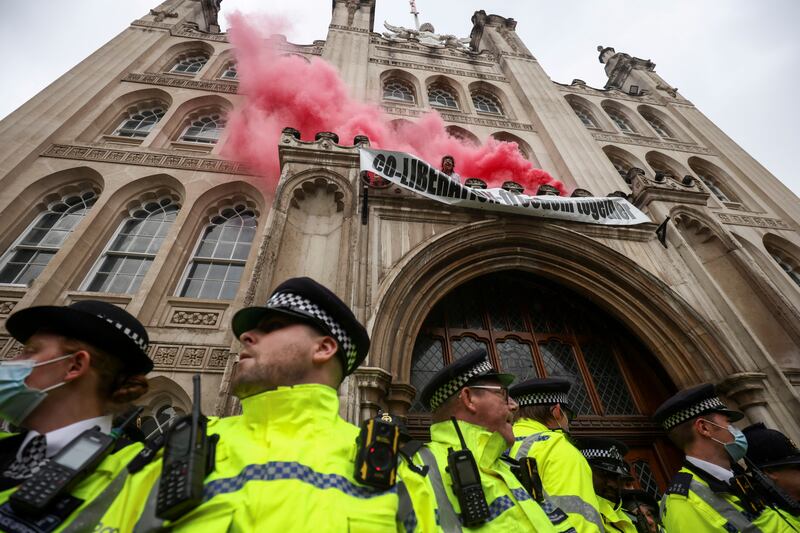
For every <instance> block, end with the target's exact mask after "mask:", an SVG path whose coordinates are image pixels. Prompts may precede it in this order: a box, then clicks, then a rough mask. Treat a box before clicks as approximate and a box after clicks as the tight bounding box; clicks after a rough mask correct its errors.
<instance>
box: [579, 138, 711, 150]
mask: <svg viewBox="0 0 800 533" xmlns="http://www.w3.org/2000/svg"><path fill="white" fill-rule="evenodd" d="M592 137H594V138H595V140H598V141H605V142H614V143H621V144H633V145H637V146H650V147H652V148H660V149H661V150H675V151H678V152H689V153H692V154H703V155H713V153H712V152H711V150H709V149H708V148H706V147H705V146H699V145H697V144H688V143H677V142H665V141H659V140H656V139H648V138H645V137H632V136H629V135H616V134H613V133H592Z"/></svg>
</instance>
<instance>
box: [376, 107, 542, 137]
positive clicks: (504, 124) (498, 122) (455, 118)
mask: <svg viewBox="0 0 800 533" xmlns="http://www.w3.org/2000/svg"><path fill="white" fill-rule="evenodd" d="M381 107H382V108H383V110H384V111H386V112H387V113H390V114H392V115H401V116H405V117H421V116H422V115H424V114H425V113H426V111H422V110H419V109H408V108H405V107H400V106H391V105H382V106H381ZM439 114H440V115H441V116H442V119H443V120H444V121H445V122H459V123H461V124H474V125H476V126H489V127H491V128H499V129H513V130H521V131H536V130H535V129H534V128H533V126H531V125H530V124H523V123H521V122H511V121H510V120H502V119H496V118H484V117H473V116H470V115H464V114H461V113H447V112H442V111H439Z"/></svg>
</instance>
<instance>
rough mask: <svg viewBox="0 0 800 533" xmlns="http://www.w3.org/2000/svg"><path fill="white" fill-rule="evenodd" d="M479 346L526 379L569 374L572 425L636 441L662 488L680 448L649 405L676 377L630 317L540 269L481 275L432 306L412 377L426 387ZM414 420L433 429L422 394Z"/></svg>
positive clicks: (638, 462)
mask: <svg viewBox="0 0 800 533" xmlns="http://www.w3.org/2000/svg"><path fill="white" fill-rule="evenodd" d="M479 347H481V348H485V349H486V350H487V351H488V352H489V356H490V358H491V359H492V362H493V363H494V364H495V365H496V366H497V367H498V368H501V369H502V370H503V371H505V372H509V373H513V374H515V375H516V376H517V381H518V382H519V381H522V380H524V379H528V378H531V377H537V376H538V377H546V376H559V377H564V378H567V379H569V380H570V381H571V382H572V383H573V386H572V390H571V393H570V400H571V403H572V405H573V407H574V408H575V410H576V412H577V413H578V418H577V419H576V421H575V422H574V425H573V427H572V431H571V433H572V435H573V436H574V437H581V436H590V435H593V436H607V437H614V438H618V439H620V440H622V441H623V442H625V443H626V444H628V445H629V446H630V448H631V451H630V453H629V454H628V455H627V456H626V459H627V460H628V461H629V463H630V464H631V467H632V473H633V474H634V477H635V478H636V479H637V482H638V484H639V485H640V486H641V487H642V488H643V489H646V490H648V491H650V492H659V493H660V492H661V491H663V489H664V488H665V485H666V483H667V481H668V480H669V478H670V477H671V473H672V472H674V471H675V470H677V466H678V464H679V462H680V457H679V455H678V454H677V451H676V450H675V449H674V448H673V447H672V446H671V445H670V444H669V443H668V441H667V439H666V438H665V436H664V434H663V432H662V431H661V430H660V429H659V427H658V426H657V425H656V424H654V423H653V422H652V420H651V419H650V416H649V415H651V414H652V412H653V411H654V410H655V409H656V407H658V405H659V404H660V403H661V402H662V401H663V400H665V399H666V398H667V397H669V396H670V395H671V394H672V393H673V392H674V391H675V390H676V387H675V385H674V384H673V382H672V380H671V379H670V378H669V376H668V374H667V372H666V371H665V370H664V369H663V368H662V366H661V365H660V364H659V363H658V361H657V359H656V358H655V357H653V355H652V354H651V353H650V352H649V351H648V350H647V349H646V348H645V347H644V346H643V344H642V343H641V342H640V341H639V340H638V339H637V338H636V336H635V335H634V334H633V333H631V332H630V331H629V330H628V329H627V328H625V326H623V325H622V324H621V323H619V322H618V321H617V320H615V319H614V318H612V317H611V316H610V315H609V314H608V313H607V312H605V311H603V310H601V309H600V308H599V307H597V306H596V305H594V304H593V303H591V302H590V301H589V300H587V299H585V298H584V297H582V296H580V295H578V294H577V293H575V292H573V291H571V290H569V289H567V288H566V287H564V286H562V285H560V284H558V283H556V282H554V281H551V280H547V279H545V278H542V277H539V276H536V275H534V274H532V273H529V272H523V271H519V270H505V271H499V272H494V273H491V274H487V275H483V276H479V277H476V278H473V279H471V280H469V281H467V282H465V283H463V284H461V285H459V286H458V287H456V288H455V289H453V290H451V291H450V292H449V293H447V294H446V295H444V296H443V297H442V298H441V299H440V300H439V301H438V302H437V303H436V304H435V305H434V306H433V308H432V309H431V311H430V313H428V316H427V318H426V319H425V320H424V322H423V324H422V327H421V328H420V330H419V333H418V334H417V337H416V342H415V344H414V350H413V355H412V361H411V384H412V385H413V386H414V387H415V388H416V390H417V391H421V390H422V388H423V387H424V386H425V384H426V383H427V382H428V380H429V379H430V378H431V377H432V376H433V374H434V373H435V372H436V371H437V370H439V369H440V368H442V367H443V366H444V365H446V364H448V363H450V362H452V361H454V360H455V359H457V358H459V357H461V356H463V355H464V354H466V353H468V352H469V351H471V350H473V349H475V348H479ZM407 420H408V426H409V430H410V431H411V432H412V434H414V435H415V436H417V437H420V438H427V434H428V427H429V425H430V414H429V413H427V412H426V410H425V408H424V407H423V406H422V404H421V403H420V402H419V395H417V398H415V400H414V401H413V403H412V405H411V407H410V409H409V412H408V419H407Z"/></svg>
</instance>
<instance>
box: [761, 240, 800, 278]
mask: <svg viewBox="0 0 800 533" xmlns="http://www.w3.org/2000/svg"><path fill="white" fill-rule="evenodd" d="M767 252H769V255H770V256H771V257H772V259H773V260H774V261H775V262H776V263H778V266H779V267H781V270H783V271H784V272H786V275H787V276H789V278H790V279H791V280H792V281H794V282H795V284H796V285H797V286H798V287H800V266H799V265H798V262H797V260H796V259H795V258H794V257H792V256H791V255H790V254H788V253H786V252H784V251H783V250H781V249H779V248H775V247H772V246H767Z"/></svg>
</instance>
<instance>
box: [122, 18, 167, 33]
mask: <svg viewBox="0 0 800 533" xmlns="http://www.w3.org/2000/svg"><path fill="white" fill-rule="evenodd" d="M131 26H138V27H140V28H155V29H159V30H168V29H170V28H172V24H165V23H163V22H153V21H151V20H143V19H139V20H134V21H133V22H131Z"/></svg>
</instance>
